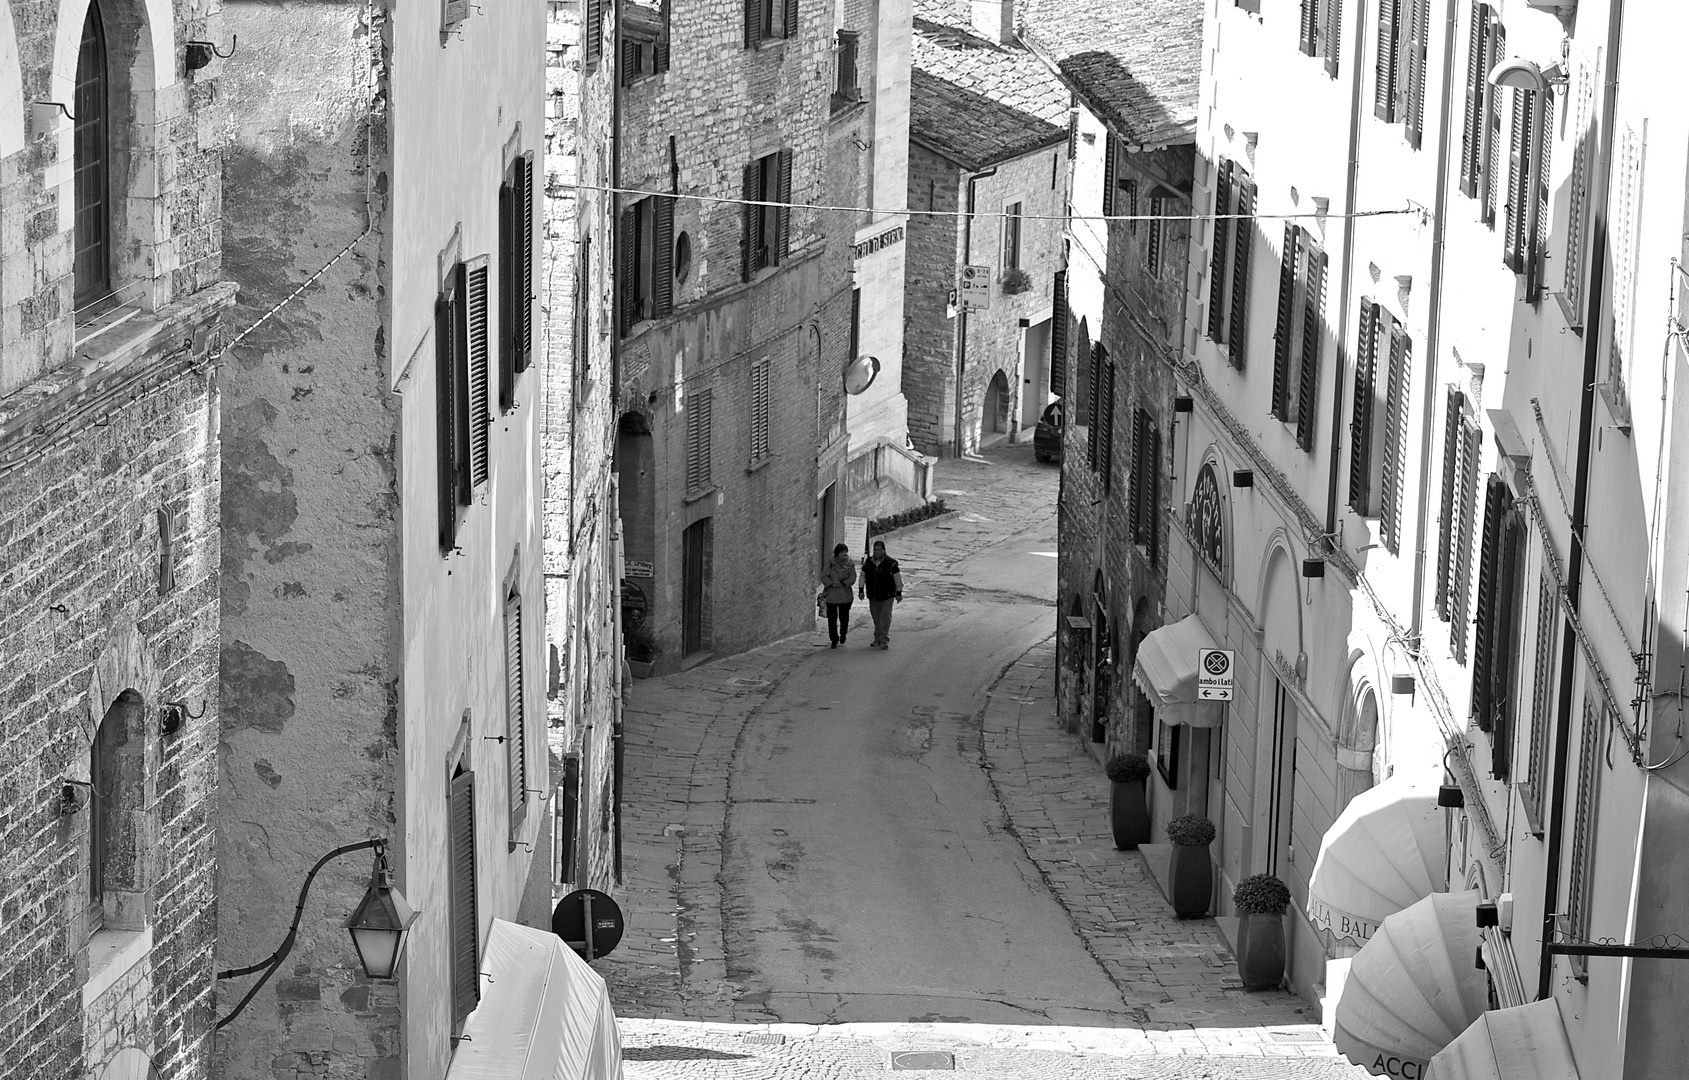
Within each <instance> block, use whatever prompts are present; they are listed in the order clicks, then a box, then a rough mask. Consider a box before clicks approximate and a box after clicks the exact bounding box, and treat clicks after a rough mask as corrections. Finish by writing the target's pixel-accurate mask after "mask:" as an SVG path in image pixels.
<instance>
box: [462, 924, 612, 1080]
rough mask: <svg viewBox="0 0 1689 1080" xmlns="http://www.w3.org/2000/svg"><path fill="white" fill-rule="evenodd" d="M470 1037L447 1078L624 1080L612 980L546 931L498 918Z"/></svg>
mask: <svg viewBox="0 0 1689 1080" xmlns="http://www.w3.org/2000/svg"><path fill="white" fill-rule="evenodd" d="M463 1035H464V1038H463V1041H461V1042H459V1043H458V1044H457V1052H456V1053H455V1054H453V1055H452V1063H451V1067H450V1068H449V1069H447V1070H446V1080H542V1078H543V1080H564V1078H566V1080H621V1076H622V1040H621V1034H620V1033H619V1032H618V1031H617V1029H616V1014H615V1013H614V1012H613V1011H612V1010H611V1008H610V994H609V991H608V990H606V988H605V986H604V979H603V978H602V977H601V976H600V975H599V974H598V972H596V971H594V970H592V968H590V967H588V966H587V963H586V961H585V960H582V959H581V958H580V957H579V956H576V955H575V951H574V950H573V949H571V948H569V947H568V946H567V945H565V944H563V939H562V938H560V937H558V936H557V935H556V934H553V933H550V932H549V931H546V930H536V929H534V928H533V927H531V926H521V925H518V924H517V923H513V922H506V921H505V920H503V919H494V920H493V926H492V930H491V931H489V932H488V934H487V949H486V952H485V953H483V954H482V957H481V1001H480V1004H478V1005H477V1006H476V1007H475V1011H474V1012H472V1013H470V1014H469V1019H468V1020H466V1021H464V1025H463Z"/></svg>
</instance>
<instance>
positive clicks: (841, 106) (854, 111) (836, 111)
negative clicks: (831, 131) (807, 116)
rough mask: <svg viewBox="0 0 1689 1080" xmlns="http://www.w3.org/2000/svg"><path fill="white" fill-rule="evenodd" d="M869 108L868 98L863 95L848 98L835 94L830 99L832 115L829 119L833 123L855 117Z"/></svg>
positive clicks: (829, 106)
mask: <svg viewBox="0 0 1689 1080" xmlns="http://www.w3.org/2000/svg"><path fill="white" fill-rule="evenodd" d="M867 108H868V99H867V98H862V97H856V98H846V97H841V96H839V95H838V94H834V95H833V96H832V97H831V98H830V99H829V101H828V109H829V113H830V115H829V116H828V119H829V120H830V121H831V122H833V123H835V124H836V123H839V122H841V121H844V120H852V119H855V118H856V117H857V116H858V115H859V114H861V113H862V112H865V111H866V110H867Z"/></svg>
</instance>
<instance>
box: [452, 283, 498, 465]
mask: <svg viewBox="0 0 1689 1080" xmlns="http://www.w3.org/2000/svg"><path fill="white" fill-rule="evenodd" d="M464 278H465V285H466V287H465V289H464V298H463V306H462V308H461V309H460V310H461V311H462V312H463V332H464V339H465V340H466V341H467V342H468V345H469V356H468V359H469V483H470V486H471V487H474V486H475V485H477V484H484V483H486V482H487V477H488V475H489V474H490V473H491V471H492V462H491V460H490V455H489V452H488V451H489V449H490V448H489V447H488V445H487V438H488V433H489V429H490V428H491V427H492V423H493V414H492V403H491V399H490V395H489V391H490V386H489V383H488V380H489V377H490V375H491V372H490V371H489V370H488V369H489V365H490V362H491V358H490V357H489V356H488V349H487V345H488V342H487V262H486V260H485V259H480V260H477V263H476V264H475V265H473V266H471V267H469V268H467V269H466V270H465V274H464Z"/></svg>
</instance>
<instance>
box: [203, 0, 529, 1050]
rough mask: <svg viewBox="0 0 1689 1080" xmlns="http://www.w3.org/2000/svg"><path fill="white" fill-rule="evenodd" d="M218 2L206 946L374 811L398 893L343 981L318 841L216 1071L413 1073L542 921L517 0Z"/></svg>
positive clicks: (259, 941)
mask: <svg viewBox="0 0 1689 1080" xmlns="http://www.w3.org/2000/svg"><path fill="white" fill-rule="evenodd" d="M223 30H224V31H225V32H226V33H228V34H229V35H230V37H231V39H232V38H233V36H234V35H236V34H238V36H239V40H240V48H239V50H238V51H237V52H236V53H235V54H234V55H233V56H232V57H229V58H228V59H224V60H222V61H221V62H220V63H221V71H222V75H221V82H220V89H219V93H218V114H217V119H216V123H217V127H218V134H219V137H220V138H221V139H222V140H223V141H224V143H225V144H226V147H227V149H226V150H225V161H226V169H225V174H226V196H227V197H226V200H225V209H226V216H225V221H224V229H225V232H226V235H227V236H228V237H229V244H228V247H229V249H230V250H231V251H232V252H235V253H236V254H235V256H234V257H233V258H231V259H230V260H229V274H230V276H231V278H233V279H234V280H235V281H236V282H238V283H239V284H240V286H241V289H242V292H241V300H240V306H239V308H238V309H237V310H238V317H239V318H240V319H241V320H242V321H243V323H244V324H245V325H247V326H248V327H249V330H248V331H247V332H246V333H245V334H244V336H243V337H241V338H240V339H239V340H238V341H235V342H232V347H231V348H230V349H229V351H228V356H227V360H226V361H225V363H224V365H223V368H222V386H223V393H224V398H223V409H222V417H223V420H222V429H223V437H224V456H223V468H222V478H223V482H222V500H221V514H222V526H223V536H224V545H223V558H222V619H223V628H222V631H223V632H222V650H221V693H220V698H221V702H222V719H223V729H222V745H221V753H220V766H221V777H222V785H221V789H220V796H221V802H220V817H221V825H222V834H221V837H220V849H219V850H220V865H219V875H220V876H219V890H218V891H219V901H220V913H221V916H222V918H221V925H220V940H219V961H220V963H221V964H222V965H223V966H224V967H226V968H236V967H243V966H246V965H248V964H251V963H253V962H254V961H258V960H262V959H263V958H264V957H265V956H268V955H270V954H271V952H272V950H274V949H276V947H277V946H278V945H279V944H280V942H281V940H282V938H283V936H284V935H285V934H286V932H287V927H288V925H289V922H290V920H291V918H292V909H293V905H294V903H295V902H296V899H297V898H298V897H299V896H300V889H301V886H302V885H303V884H304V881H305V877H306V873H307V871H308V870H309V869H310V868H311V867H312V865H313V864H314V863H315V862H316V861H317V860H318V859H319V858H320V857H321V856H323V855H324V854H325V853H328V852H330V851H332V850H333V849H335V848H337V847H340V846H342V845H345V844H348V843H354V842H358V841H363V840H368V839H376V838H379V839H384V840H385V841H386V844H387V857H388V859H389V860H390V862H391V864H392V868H393V875H394V884H395V885H397V886H398V888H399V889H400V890H401V891H402V892H403V894H404V896H405V897H406V899H407V900H408V901H409V903H410V905H411V906H412V907H413V908H414V909H416V911H418V912H419V913H420V915H419V919H418V920H417V922H416V924H415V925H414V927H413V928H412V929H411V931H410V935H409V938H408V941H407V944H406V951H405V955H404V960H403V963H402V965H401V967H400V969H399V972H398V977H397V979H396V981H394V982H372V981H370V980H369V979H368V978H367V977H366V976H365V975H364V973H363V972H362V970H361V969H360V967H359V965H358V961H357V959H356V954H355V953H354V951H353V950H352V948H351V942H350V941H349V940H348V939H347V937H346V935H345V934H344V932H343V931H342V930H341V929H340V923H341V922H342V921H343V920H344V919H345V917H346V916H347V915H348V914H349V913H350V911H351V909H352V908H353V906H354V905H355V904H356V903H357V902H358V899H359V897H360V896H361V895H362V894H363V892H364V889H365V886H366V883H367V882H368V881H369V880H370V878H369V874H368V870H369V866H370V863H369V861H368V860H369V858H370V856H369V854H368V853H367V852H358V853H355V854H353V855H351V856H348V857H344V858H341V859H338V860H336V861H333V862H330V863H329V864H328V865H327V866H325V867H324V868H323V870H322V872H321V873H320V874H318V875H317V877H316V879H315V881H314V884H313V885H312V887H311V893H310V895H309V897H308V898H307V900H306V903H305V907H304V912H303V922H302V925H301V931H300V935H299V938H298V940H297V942H296V943H295V945H294V948H293V950H292V952H291V953H290V954H289V955H288V957H287V958H286V961H285V964H284V965H283V967H282V968H281V969H280V970H278V971H277V972H276V977H275V978H273V979H270V980H269V981H268V982H266V983H264V985H263V986H262V989H261V990H260V991H259V992H258V993H257V994H256V996H255V997H253V999H252V1000H251V1002H250V1004H248V1005H247V1006H246V1007H245V1010H244V1012H242V1013H241V1014H240V1015H239V1016H238V1017H237V1018H236V1019H235V1020H234V1021H233V1022H232V1023H231V1024H230V1025H229V1026H228V1027H226V1028H225V1029H224V1030H223V1031H222V1032H221V1037H220V1039H219V1043H218V1050H217V1060H218V1068H219V1071H220V1072H221V1073H222V1074H223V1075H226V1076H230V1077H243V1076H250V1077H257V1076H264V1077H271V1076H289V1077H291V1076H323V1075H328V1076H338V1075H348V1076H367V1077H401V1076H402V1077H412V1078H417V1080H423V1078H427V1080H437V1078H439V1077H441V1076H443V1075H444V1074H445V1072H446V1069H447V1067H448V1065H449V1063H450V1061H451V1059H452V1056H453V1053H454V1050H455V1049H456V1047H457V1046H458V1037H459V1036H460V1034H461V1032H462V1029H463V1025H464V1023H465V1020H466V1018H467V1016H468V1015H469V1013H471V1012H472V1011H473V1010H474V1008H475V1005H476V1002H477V1000H478V993H479V985H480V976H479V971H480V955H481V947H482V944H483V943H484V942H485V940H486V937H487V934H488V932H489V928H490V926H491V922H492V920H493V919H494V918H503V919H508V920H513V921H520V922H525V923H529V924H531V925H541V926H548V925H549V910H548V909H549V906H550V905H549V900H550V888H549V886H550V884H551V881H550V878H551V872H550V860H549V859H548V858H547V857H546V853H547V851H548V850H549V847H550V823H551V821H552V820H553V818H554V813H553V811H552V809H551V806H550V803H549V799H550V797H551V783H550V775H549V774H550V770H549V769H548V767H547V764H548V763H547V757H546V738H545V727H546V724H545V721H544V720H542V717H545V716H546V706H545V697H544V690H545V687H546V682H547V680H546V675H547V673H548V668H549V665H548V663H547V656H546V650H545V647H544V643H545V619H544V610H545V605H546V594H545V588H544V580H545V579H544V567H545V558H544V544H543V534H542V527H543V521H542V514H541V506H540V504H541V494H542V490H543V479H542V475H541V462H540V454H539V447H540V440H541V435H542V428H543V408H542V401H543V393H542V387H541V372H540V371H539V370H538V367H539V359H538V347H537V344H536V343H538V342H539V341H540V340H541V338H542V337H543V333H544V330H543V327H536V326H535V323H536V322H537V321H538V320H537V313H538V308H537V303H536V297H537V294H538V293H539V291H540V287H541V283H540V281H539V279H538V274H537V270H536V263H537V261H538V260H537V258H536V251H537V250H538V248H539V236H540V225H541V220H540V219H541V216H542V215H541V210H540V200H539V193H538V191H537V187H538V185H539V183H541V182H542V180H543V176H544V168H543V163H542V162H543V157H544V153H545V120H544V111H543V110H544V102H545V44H544V43H545V12H544V9H543V8H542V7H539V6H534V5H521V6H508V5H502V6H501V5H495V6H476V5H469V4H458V3H448V4H443V5H424V6H421V7H416V8H403V9H382V8H379V7H374V8H372V7H357V6H353V7H333V6H326V7H325V6H322V5H283V6H281V7H256V6H244V7H239V8H230V9H227V10H226V11H225V13H224V26H223ZM302 57H311V58H312V62H311V63H303V62H301V58H302ZM254 978H256V977H255V976H243V977H239V978H233V979H231V980H229V981H227V982H226V983H224V984H223V989H222V990H221V991H220V993H219V998H220V1000H221V1001H222V1002H224V1003H225V1008H227V1007H228V1006H230V1005H232V1004H233V1003H234V1002H235V1001H237V1000H238V999H239V998H240V996H241V995H243V994H245V993H246V992H247V991H248V988H249V987H250V986H252V985H253V983H252V981H251V980H252V979H254Z"/></svg>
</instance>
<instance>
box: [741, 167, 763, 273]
mask: <svg viewBox="0 0 1689 1080" xmlns="http://www.w3.org/2000/svg"><path fill="white" fill-rule="evenodd" d="M744 190H745V251H744V260H743V264H742V267H741V269H742V272H743V274H744V278H745V280H746V281H750V280H751V279H753V278H755V277H756V276H757V271H758V270H761V269H762V207H760V206H756V205H754V204H755V203H758V202H761V201H762V197H763V193H762V169H761V167H760V166H759V165H758V163H757V162H754V161H753V162H751V163H750V164H749V165H747V166H745V189H744Z"/></svg>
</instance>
